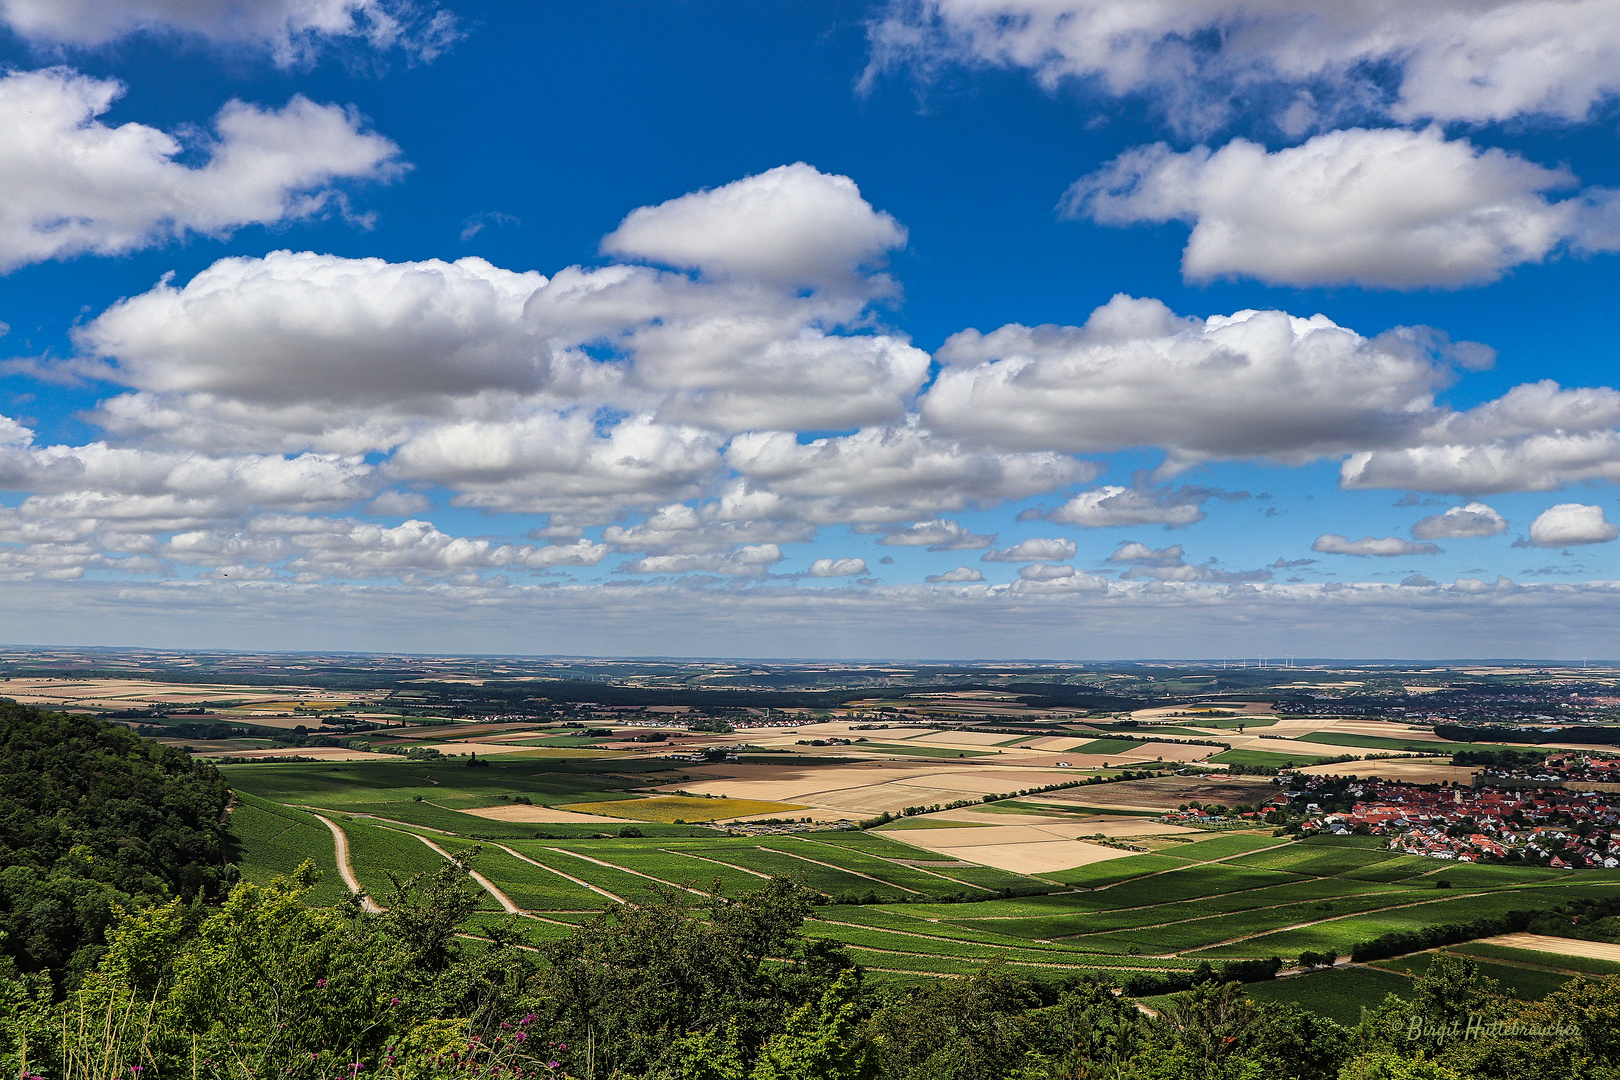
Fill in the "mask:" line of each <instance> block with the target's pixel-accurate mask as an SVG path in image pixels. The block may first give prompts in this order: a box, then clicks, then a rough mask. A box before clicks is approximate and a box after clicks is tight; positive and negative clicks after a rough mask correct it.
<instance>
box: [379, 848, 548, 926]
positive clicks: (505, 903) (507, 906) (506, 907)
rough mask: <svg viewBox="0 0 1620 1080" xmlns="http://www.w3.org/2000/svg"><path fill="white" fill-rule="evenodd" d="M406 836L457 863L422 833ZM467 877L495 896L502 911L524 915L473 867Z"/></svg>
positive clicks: (469, 869)
mask: <svg viewBox="0 0 1620 1080" xmlns="http://www.w3.org/2000/svg"><path fill="white" fill-rule="evenodd" d="M406 835H407V836H414V837H416V838H417V839H418V840H420V841H422V843H424V844H426V845H427V846H428V847H430V848H432V849H433V850H434V851H436V852H438V853H439V856H440V857H441V858H443V859H446V860H448V861H450V862H454V861H455V860H454V859H452V858H451V857H450V853H449V852H448V851H446V850H444V848H442V847H440V846H439V845H438V844H435V843H434V842H433V841H431V840H429V839H428V838H427V837H425V836H423V835H422V834H421V833H407V834H406ZM467 876H468V877H470V878H472V879H473V880H474V881H476V882H478V884H479V886H480V887H481V888H483V890H484V891H485V892H487V893H489V895H491V896H493V897H494V898H495V902H496V903H497V904H499V905H501V910H502V911H504V912H506V913H507V914H508V915H522V914H524V911H523V909H522V908H520V907H518V906H517V905H516V904H514V903H512V898H511V897H510V896H507V895H506V894H505V893H503V892H501V890H500V889H498V888H496V887H495V883H494V882H493V881H491V880H489V878H487V877H485V876H484V875H483V874H480V873H479V872H478V871H476V870H474V869H473V868H472V867H468V868H467Z"/></svg>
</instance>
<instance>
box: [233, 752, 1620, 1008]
mask: <svg viewBox="0 0 1620 1080" xmlns="http://www.w3.org/2000/svg"><path fill="white" fill-rule="evenodd" d="M413 769H414V771H413ZM385 770H391V772H390V771H385ZM524 770H527V771H519V772H514V771H513V770H512V769H506V770H488V771H487V773H486V771H485V770H476V771H474V770H459V769H439V770H438V771H429V770H423V769H420V768H416V767H413V766H411V765H409V764H401V765H395V764H393V763H385V764H383V765H370V764H367V765H363V766H362V765H346V766H342V767H334V766H325V765H323V766H320V767H318V768H309V769H304V770H301V771H295V770H294V769H292V768H289V767H286V766H282V767H269V766H244V767H235V768H232V769H230V770H228V775H229V776H230V778H231V780H232V782H233V784H235V785H236V786H237V787H238V788H239V789H240V790H241V794H240V795H239V805H238V807H237V809H236V816H235V817H234V818H233V828H234V830H235V832H236V834H237V836H238V838H239V840H240V842H241V844H242V846H243V848H244V851H245V854H246V858H245V860H244V863H243V873H244V875H245V876H248V877H250V878H252V879H253V880H263V879H266V878H267V877H268V876H270V875H272V874H274V873H277V872H280V873H287V872H290V871H291V870H293V869H294V868H295V867H296V866H297V864H298V863H299V862H301V861H302V859H303V858H305V857H312V858H314V859H315V860H316V862H317V865H319V866H320V867H321V868H322V870H323V871H325V872H326V878H325V880H324V881H323V883H322V885H321V887H320V890H319V891H318V892H317V893H316V894H315V895H314V897H313V899H314V900H315V902H317V903H331V902H334V901H335V900H336V899H338V898H339V897H341V895H342V892H343V890H342V888H341V883H340V882H339V881H338V880H337V878H338V875H337V874H336V872H335V871H336V869H337V867H336V861H335V856H334V847H333V843H332V837H331V835H330V833H329V832H328V831H327V830H326V828H325V826H324V825H323V824H322V823H321V821H320V820H319V819H317V818H315V817H314V816H312V814H310V813H309V812H307V811H306V810H305V809H303V807H315V808H319V810H320V812H321V813H322V814H323V815H325V816H326V817H327V818H328V819H330V820H331V821H332V822H333V823H334V824H336V825H337V826H338V827H339V828H340V829H341V830H342V831H343V833H344V835H345V836H346V837H347V840H348V846H349V857H350V859H351V861H352V864H353V872H354V874H355V875H356V877H357V878H358V880H359V881H360V883H361V885H362V887H363V888H364V889H365V890H366V891H367V892H368V893H369V894H371V895H372V896H373V897H375V898H377V899H378V900H379V901H383V902H386V897H387V895H388V893H389V890H390V884H389V881H388V875H387V871H389V870H392V871H394V872H395V873H397V874H401V875H409V874H412V873H416V872H419V871H430V870H433V869H436V868H437V867H438V866H439V865H441V858H442V857H441V856H440V855H439V854H438V853H437V852H436V851H435V850H434V849H433V848H432V847H430V846H429V845H428V844H427V843H424V842H423V838H424V837H425V838H427V839H429V840H431V841H432V843H433V844H434V845H437V846H438V848H440V849H442V850H443V851H445V852H447V853H450V854H455V853H458V852H462V851H467V850H471V849H474V848H476V854H475V855H474V856H473V858H472V861H471V866H472V868H473V869H474V870H475V871H476V872H477V873H478V874H480V875H481V876H482V877H483V879H484V880H485V881H487V883H488V885H489V886H490V887H491V889H492V890H493V891H489V892H488V893H487V895H486V898H485V902H484V904H483V905H482V908H481V910H480V912H479V913H478V914H475V915H474V916H473V918H472V919H471V920H470V921H469V923H468V925H467V931H468V932H469V933H478V931H479V929H480V927H482V926H485V925H487V920H488V919H490V918H494V917H496V915H497V913H499V912H500V911H502V909H503V908H506V907H508V906H510V907H511V908H515V909H517V910H518V911H519V912H521V913H522V914H523V915H524V916H526V918H524V920H523V923H522V925H523V926H524V927H526V928H527V929H528V931H529V932H530V935H531V937H532V938H533V939H534V940H536V941H543V940H550V939H554V938H556V937H558V936H560V935H562V934H566V933H567V932H568V928H569V927H570V926H572V925H576V924H578V923H579V922H581V921H584V920H587V919H589V918H590V917H591V916H592V915H593V914H594V913H595V912H597V911H600V910H602V909H603V908H604V907H605V906H606V905H608V904H610V903H613V902H615V901H622V902H626V903H636V902H637V901H638V900H640V899H643V898H645V897H646V896H647V895H648V894H649V891H651V890H656V889H670V888H674V889H685V890H688V891H689V892H691V893H695V894H702V895H708V894H711V893H714V892H716V891H718V892H721V893H725V894H736V893H739V892H743V891H747V890H749V889H753V888H757V887H759V886H760V885H761V884H763V883H764V882H765V881H766V880H768V879H769V878H770V877H772V876H778V875H780V876H787V877H792V878H795V879H797V880H799V881H801V882H803V883H804V884H805V885H806V886H807V887H809V888H810V889H812V890H814V891H816V892H817V893H819V894H821V895H822V897H823V898H824V902H823V903H822V904H820V906H818V907H817V908H816V918H814V919H813V920H812V921H811V922H810V923H809V924H808V925H807V931H806V932H807V933H808V934H809V935H810V936H812V937H818V938H826V939H829V940H833V941H838V942H842V943H843V944H844V945H845V946H846V947H847V948H848V949H849V951H850V954H851V955H852V956H853V957H854V958H855V959H856V960H857V961H858V962H859V963H861V964H862V965H864V966H865V967H866V968H867V969H868V970H869V971H870V972H872V973H873V977H874V978H879V979H885V980H897V981H910V980H918V979H930V978H937V977H941V976H959V975H965V974H969V973H972V972H974V971H976V970H978V969H979V968H980V967H981V966H982V965H983V964H985V963H986V962H990V961H1001V962H1003V963H1005V964H1006V965H1007V966H1008V967H1009V968H1010V969H1011V970H1014V971H1017V972H1019V973H1021V974H1024V975H1026V976H1028V977H1030V978H1035V979H1045V980H1054V979H1061V978H1063V977H1065V976H1069V975H1073V974H1076V973H1079V972H1084V971H1104V972H1111V973H1114V974H1115V975H1117V976H1121V977H1125V976H1129V975H1132V974H1134V973H1138V972H1159V973H1171V972H1176V971H1189V970H1191V969H1193V968H1195V967H1197V966H1198V965H1199V964H1201V963H1205V962H1207V963H1211V964H1214V965H1215V966H1217V967H1219V966H1220V965H1221V964H1223V963H1227V962H1232V961H1243V960H1252V959H1266V958H1270V957H1280V958H1282V959H1283V960H1285V961H1291V960H1292V958H1294V957H1297V956H1298V955H1299V954H1300V953H1301V952H1302V951H1305V950H1315V951H1332V952H1335V953H1337V954H1339V955H1341V956H1343V955H1348V954H1349V953H1350V952H1351V950H1352V949H1353V948H1354V947H1355V946H1356V945H1357V944H1358V943H1361V942H1366V941H1369V940H1371V939H1374V938H1377V937H1379V936H1381V935H1383V934H1387V933H1390V932H1392V931H1397V930H1409V929H1414V928H1421V927H1424V926H1429V925H1433V924H1438V923H1454V922H1466V921H1468V920H1473V919H1478V918H1480V917H1481V916H1485V915H1490V914H1497V913H1502V912H1506V911H1509V910H1514V909H1526V908H1541V907H1551V906H1554V905H1557V904H1560V903H1565V902H1567V901H1570V900H1573V899H1576V898H1581V897H1611V896H1616V895H1620V881H1617V880H1616V879H1615V877H1614V876H1613V875H1610V874H1606V873H1603V872H1600V871H1558V870H1546V869H1539V868H1509V867H1491V866H1467V865H1461V866H1459V865H1456V864H1450V863H1437V862H1435V861H1434V860H1430V859H1422V858H1417V857H1413V856H1406V855H1400V854H1396V853H1393V852H1390V851H1387V850H1385V849H1383V847H1382V846H1381V845H1380V843H1379V841H1377V840H1376V839H1374V838H1365V837H1344V838H1333V837H1314V838H1311V839H1308V840H1304V841H1295V840H1291V839H1289V838H1287V837H1275V836H1272V835H1271V834H1270V833H1269V832H1266V831H1249V832H1236V833H1222V834H1219V835H1213V836H1211V835H1208V834H1199V833H1183V834H1178V835H1174V836H1170V835H1166V836H1164V837H1161V838H1160V840H1159V841H1157V842H1156V844H1157V846H1158V850H1155V851H1153V852H1151V853H1147V854H1136V855H1130V856H1125V857H1120V858H1114V859H1108V860H1105V861H1103V862H1096V863H1092V864H1090V865H1087V866H1081V867H1076V868H1074V869H1070V870H1065V871H1059V872H1055V873H1049V874H1041V875H1025V874H1018V873H1013V872H1010V871H1006V870H998V869H995V868H992V867H988V866H981V865H977V864H972V863H966V862H963V861H961V860H958V859H954V858H950V857H947V856H940V855H935V854H933V853H931V852H928V851H923V850H919V849H918V848H916V847H913V846H911V845H908V844H905V843H902V842H900V841H899V840H898V839H893V838H891V837H890V836H887V835H884V834H882V833H877V832H860V831H847V830H846V831H838V830H825V831H815V832H804V833H799V834H795V835H747V836H745V835H727V834H726V832H725V831H724V830H721V829H714V828H701V827H696V826H676V825H660V824H654V823H645V824H641V825H638V826H637V828H638V829H639V830H640V831H641V832H643V833H644V835H640V836H637V835H634V834H633V832H632V834H631V835H627V836H620V835H617V830H618V829H619V825H618V823H616V822H611V821H608V820H606V819H604V820H603V822H602V824H601V825H599V826H592V825H588V824H587V825H580V824H578V823H575V822H569V823H557V824H553V823H549V822H539V823H534V822H516V821H495V820H490V819H488V818H484V817H479V816H475V815H473V814H470V813H467V812H466V811H467V810H473V809H480V808H483V807H489V806H499V805H503V804H505V803H509V802H510V800H511V799H512V798H513V797H514V796H515V795H517V794H518V793H519V792H520V790H521V794H523V795H524V796H525V797H527V798H529V799H531V800H532V801H533V804H535V805H540V804H542V802H543V803H544V804H546V805H550V806H563V805H577V804H579V803H584V802H595V803H602V804H605V808H604V813H606V812H607V808H610V807H611V806H612V803H613V801H614V800H615V799H622V798H624V797H625V796H624V795H623V793H622V792H620V791H618V790H615V789H614V788H612V787H611V785H610V783H608V782H605V781H604V780H603V778H602V777H600V776H595V775H591V774H585V773H574V772H570V771H569V766H568V765H567V763H558V762H555V761H553V762H547V763H534V764H532V765H526V766H524ZM418 774H420V775H418ZM464 774H465V775H464ZM390 780H391V781H392V782H393V783H395V784H401V783H403V785H404V786H398V787H389V786H387V783H385V781H390ZM255 791H256V792H257V793H256V794H255V793H254V792H255ZM424 792H425V794H424ZM419 795H420V796H422V798H421V800H420V801H418V799H417V796H419ZM1034 809H1036V810H1039V809H1041V808H1040V807H1034ZM938 824H949V823H948V822H939V823H938ZM609 830H612V831H609ZM502 917H504V916H502ZM1482 959H1487V960H1488V962H1491V963H1494V964H1497V965H1498V966H1511V964H1512V963H1513V961H1511V960H1503V959H1498V958H1496V957H1482ZM1423 963H1424V961H1422V960H1414V961H1412V962H1411V963H1410V964H1405V965H1397V966H1394V967H1391V966H1389V965H1385V969H1384V970H1382V971H1379V972H1372V971H1371V970H1370V969H1362V968H1357V969H1355V972H1362V971H1366V974H1355V973H1354V972H1352V973H1348V974H1346V973H1343V972H1331V973H1322V974H1321V975H1306V976H1301V977H1299V978H1295V979H1284V980H1280V981H1279V982H1277V983H1273V984H1265V986H1266V989H1264V990H1263V991H1262V990H1258V989H1257V990H1256V993H1263V994H1271V995H1273V996H1275V995H1277V994H1279V993H1282V994H1287V993H1290V992H1293V991H1290V990H1288V987H1290V986H1292V987H1295V988H1296V989H1297V988H1303V987H1307V986H1312V985H1316V984H1317V983H1321V984H1322V985H1323V987H1324V988H1325V989H1331V990H1332V993H1331V994H1329V995H1328V997H1329V998H1332V1000H1334V1001H1336V1002H1339V1003H1340V1004H1341V1005H1343V1006H1344V1008H1345V1009H1348V1008H1349V1005H1347V1004H1344V1002H1347V1001H1349V1000H1350V997H1353V996H1354V995H1353V994H1351V990H1352V989H1353V988H1356V987H1363V988H1371V989H1368V992H1369V993H1371V992H1373V990H1378V991H1379V992H1380V993H1381V992H1382V988H1385V987H1387V986H1389V985H1393V984H1392V983H1391V980H1394V981H1395V983H1400V982H1401V981H1402V980H1407V979H1408V977H1409V975H1411V974H1412V973H1414V972H1416V971H1419V970H1421V968H1422V965H1423ZM1570 974H1571V972H1570V971H1568V970H1564V971H1561V972H1552V971H1551V970H1550V969H1548V970H1539V971H1537V972H1531V973H1529V974H1520V975H1515V979H1516V980H1517V981H1516V982H1515V984H1514V985H1516V986H1520V987H1521V988H1523V989H1524V990H1525V991H1526V992H1530V991H1532V990H1536V989H1538V988H1544V987H1545V986H1547V985H1552V984H1553V983H1556V982H1557V981H1558V980H1559V979H1561V978H1568V977H1569V976H1570ZM1312 980H1314V982H1312ZM1329 982H1331V984H1332V985H1331V987H1328V986H1327V984H1328V983H1329ZM1299 992H1300V993H1303V990H1299ZM1335 995H1337V996H1335ZM1346 995H1349V996H1346ZM1340 999H1343V1000H1342V1001H1341V1000H1340ZM1324 1000H1326V999H1324Z"/></svg>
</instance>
